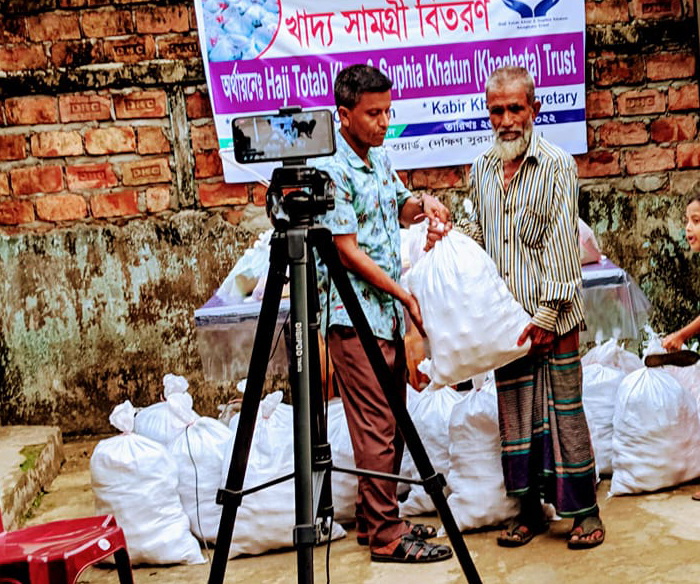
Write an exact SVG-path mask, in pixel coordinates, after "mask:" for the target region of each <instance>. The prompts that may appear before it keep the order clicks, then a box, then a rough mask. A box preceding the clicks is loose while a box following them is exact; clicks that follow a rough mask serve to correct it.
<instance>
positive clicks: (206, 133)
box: [190, 124, 219, 152]
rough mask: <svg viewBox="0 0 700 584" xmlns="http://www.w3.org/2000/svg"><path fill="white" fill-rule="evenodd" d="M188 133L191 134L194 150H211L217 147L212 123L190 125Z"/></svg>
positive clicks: (217, 141)
mask: <svg viewBox="0 0 700 584" xmlns="http://www.w3.org/2000/svg"><path fill="white" fill-rule="evenodd" d="M190 134H191V135H192V150H194V151H195V152H203V151H204V150H212V149H213V148H218V147H219V140H218V138H217V137H216V128H215V127H214V124H207V125H206V126H193V125H191V126H190Z"/></svg>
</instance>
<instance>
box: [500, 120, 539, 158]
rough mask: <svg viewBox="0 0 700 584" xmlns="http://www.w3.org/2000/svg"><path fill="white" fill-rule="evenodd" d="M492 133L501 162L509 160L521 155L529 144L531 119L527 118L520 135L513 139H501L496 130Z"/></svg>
mask: <svg viewBox="0 0 700 584" xmlns="http://www.w3.org/2000/svg"><path fill="white" fill-rule="evenodd" d="M504 133H505V131H504ZM494 134H495V141H494V149H495V151H496V154H497V155H498V157H499V158H500V159H501V160H503V162H510V161H511V160H515V159H516V158H518V157H519V156H522V155H523V154H524V153H525V150H527V147H528V146H529V145H530V138H532V120H529V119H528V121H527V122H526V123H525V125H524V127H523V133H522V135H521V136H520V137H519V138H516V139H515V140H503V139H502V138H501V136H500V135H499V134H498V133H497V132H495V133H494Z"/></svg>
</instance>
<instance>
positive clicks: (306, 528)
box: [287, 228, 318, 584]
mask: <svg viewBox="0 0 700 584" xmlns="http://www.w3.org/2000/svg"><path fill="white" fill-rule="evenodd" d="M307 233H308V231H307V229H305V228H304V229H288V230H287V253H288V256H289V271H290V280H291V329H292V346H293V348H294V350H293V352H292V363H291V364H290V384H291V386H292V405H293V406H294V407H293V413H294V503H295V512H296V525H295V526H294V546H295V547H296V550H297V578H298V582H299V584H313V576H314V575H313V559H314V557H313V548H314V545H315V543H316V529H315V510H314V506H313V483H312V480H313V479H312V467H313V462H312V455H311V450H312V448H311V444H312V440H311V435H312V432H311V399H310V394H311V391H310V387H311V373H310V369H309V305H308V300H309V289H308V271H307V270H308V262H309V261H313V256H311V257H310V253H309V250H310V248H309V246H308V242H307ZM317 347H318V345H317Z"/></svg>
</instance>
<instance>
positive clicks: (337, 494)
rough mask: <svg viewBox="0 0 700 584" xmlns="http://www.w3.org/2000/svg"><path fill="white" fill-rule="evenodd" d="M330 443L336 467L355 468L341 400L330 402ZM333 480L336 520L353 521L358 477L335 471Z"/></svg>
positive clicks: (335, 399) (332, 476) (340, 521)
mask: <svg viewBox="0 0 700 584" xmlns="http://www.w3.org/2000/svg"><path fill="white" fill-rule="evenodd" d="M328 442H330V445H331V457H332V458H333V465H334V466H339V467H344V468H355V454H354V450H353V448H352V442H351V440H350V430H349V429H348V420H347V418H346V417H345V409H344V408H343V402H342V400H341V399H340V398H334V399H332V400H330V402H328ZM331 480H332V484H331V490H332V492H333V510H334V511H335V520H336V521H337V522H339V523H342V522H345V521H353V520H354V519H355V501H356V500H357V476H355V475H352V474H348V473H344V472H335V471H334V472H333V473H331Z"/></svg>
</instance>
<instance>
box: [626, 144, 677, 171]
mask: <svg viewBox="0 0 700 584" xmlns="http://www.w3.org/2000/svg"><path fill="white" fill-rule="evenodd" d="M675 167H676V158H675V150H673V149H672V148H659V147H658V146H647V147H646V148H640V149H639V150H628V151H627V152H626V153H625V168H626V169H627V172H628V173H629V174H642V173H645V172H659V171H661V170H671V169H672V168H675Z"/></svg>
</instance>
